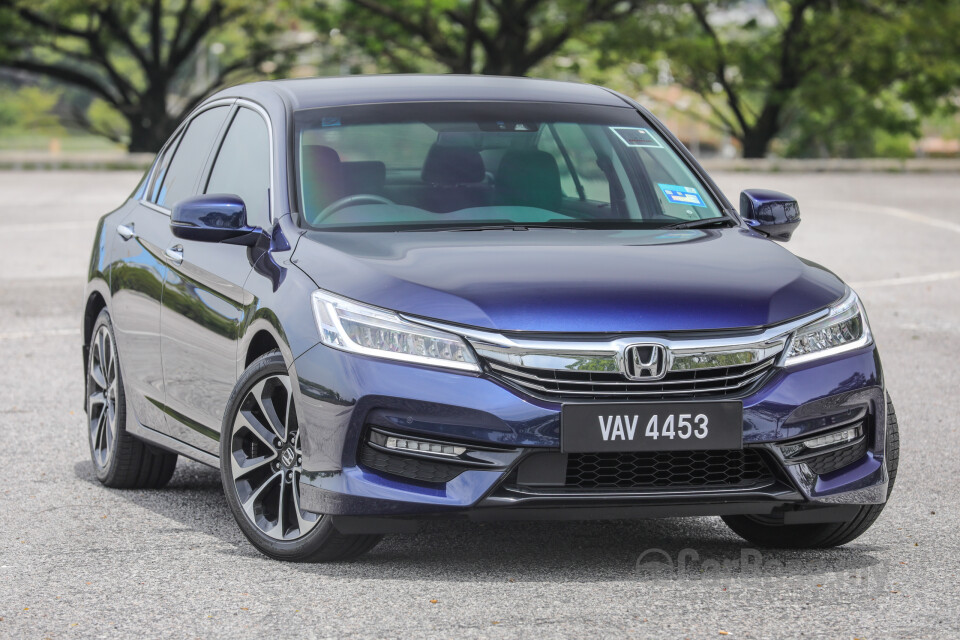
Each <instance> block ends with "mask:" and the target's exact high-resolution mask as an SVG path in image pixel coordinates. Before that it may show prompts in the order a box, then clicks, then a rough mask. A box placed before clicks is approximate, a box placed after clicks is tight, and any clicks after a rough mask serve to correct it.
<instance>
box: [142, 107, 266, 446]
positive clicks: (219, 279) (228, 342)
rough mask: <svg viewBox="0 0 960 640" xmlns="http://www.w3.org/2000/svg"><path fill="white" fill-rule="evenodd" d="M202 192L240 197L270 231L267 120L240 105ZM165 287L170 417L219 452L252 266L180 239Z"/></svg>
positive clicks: (214, 246) (250, 216) (230, 252)
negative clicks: (247, 280) (218, 444)
mask: <svg viewBox="0 0 960 640" xmlns="http://www.w3.org/2000/svg"><path fill="white" fill-rule="evenodd" d="M208 175H209V177H208V178H207V180H206V184H204V185H202V186H201V188H200V189H199V191H200V192H202V193H229V194H233V195H238V196H240V197H241V198H242V199H243V201H244V203H245V204H246V206H247V220H248V223H249V224H251V225H254V226H259V227H262V228H268V225H269V220H270V214H269V210H268V197H269V190H270V178H271V176H270V146H269V133H268V129H267V125H266V122H265V121H264V119H263V118H262V117H261V116H260V114H258V113H257V112H255V111H253V110H251V109H247V108H237V109H236V110H235V112H234V114H233V117H232V119H231V122H230V125H229V128H228V129H227V132H226V134H225V135H224V136H223V138H222V143H221V144H220V147H219V149H218V150H217V152H216V156H215V158H214V160H213V162H212V165H211V168H210V171H209V174H208ZM174 250H175V251H176V252H177V254H178V260H177V261H175V262H173V263H171V264H170V265H169V266H170V268H169V270H168V271H167V277H166V282H165V285H164V292H163V312H162V313H161V317H160V324H161V352H162V354H163V377H164V388H165V390H166V404H167V409H168V412H169V415H170V416H171V417H173V418H174V419H176V420H177V421H178V422H180V423H181V424H182V425H184V426H185V427H186V430H185V431H184V433H183V436H182V437H183V439H185V440H187V441H188V442H190V443H191V444H193V445H195V446H197V447H200V448H202V449H205V450H208V451H211V452H215V451H216V442H217V440H218V438H219V431H220V423H221V421H222V419H223V413H224V411H225V409H226V406H227V400H228V399H229V397H230V393H231V392H232V391H233V387H234V385H235V384H236V381H237V350H238V344H239V337H240V326H241V321H242V319H243V317H244V314H245V309H246V308H247V307H248V306H249V305H250V304H252V301H253V299H252V296H251V295H250V294H249V293H248V292H247V291H245V290H244V288H243V284H244V282H245V281H246V279H247V277H248V276H249V275H250V272H251V270H252V268H253V265H252V264H251V262H250V258H249V253H248V250H247V248H246V247H243V246H239V245H232V244H218V243H210V242H199V241H192V240H183V239H180V240H178V241H177V242H176V244H175V246H174Z"/></svg>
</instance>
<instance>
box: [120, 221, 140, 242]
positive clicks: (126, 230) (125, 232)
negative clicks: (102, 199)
mask: <svg viewBox="0 0 960 640" xmlns="http://www.w3.org/2000/svg"><path fill="white" fill-rule="evenodd" d="M117 234H118V235H119V236H120V237H121V238H123V239H124V240H129V239H130V238H135V237H137V234H136V232H135V231H134V230H133V223H132V222H131V223H130V224H129V225H125V224H118V225H117Z"/></svg>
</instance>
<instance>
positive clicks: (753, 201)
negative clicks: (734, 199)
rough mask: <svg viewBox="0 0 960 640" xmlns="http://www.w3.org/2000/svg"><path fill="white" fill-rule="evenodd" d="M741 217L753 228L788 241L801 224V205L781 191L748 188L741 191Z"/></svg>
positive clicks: (771, 236)
mask: <svg viewBox="0 0 960 640" xmlns="http://www.w3.org/2000/svg"><path fill="white" fill-rule="evenodd" d="M740 217H742V218H743V219H744V220H745V221H746V223H747V224H748V225H749V226H750V228H752V229H753V230H755V231H759V232H760V233H762V234H764V235H767V236H770V238H771V239H773V240H778V241H780V242H786V241H787V240H789V239H790V236H792V235H793V232H794V230H795V229H796V228H797V225H799V224H800V205H798V204H797V201H796V200H795V199H794V198H792V197H791V196H788V195H787V194H785V193H780V192H779V191H768V190H766V189H747V190H746V191H742V192H741V193H740Z"/></svg>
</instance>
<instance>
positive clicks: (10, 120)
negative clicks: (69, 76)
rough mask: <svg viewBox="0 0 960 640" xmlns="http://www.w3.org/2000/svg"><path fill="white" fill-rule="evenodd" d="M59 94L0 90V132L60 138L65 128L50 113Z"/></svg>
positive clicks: (34, 88) (27, 90)
mask: <svg viewBox="0 0 960 640" xmlns="http://www.w3.org/2000/svg"><path fill="white" fill-rule="evenodd" d="M62 93H63V92H62V91H59V90H46V89H42V88H40V87H23V88H21V89H17V90H13V89H2V90H0V129H7V130H9V131H10V132H11V133H25V132H26V133H33V134H41V135H48V136H57V135H63V134H64V133H65V129H64V128H63V126H62V125H61V124H60V118H59V117H58V116H57V115H56V114H54V113H53V108H54V107H55V106H56V105H57V101H58V100H59V99H60V96H61V95H62Z"/></svg>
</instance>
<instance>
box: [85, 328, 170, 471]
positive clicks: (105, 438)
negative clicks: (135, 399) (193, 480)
mask: <svg viewBox="0 0 960 640" xmlns="http://www.w3.org/2000/svg"><path fill="white" fill-rule="evenodd" d="M126 420H127V406H126V395H125V394H124V391H123V377H122V376H121V375H120V362H119V360H118V359H117V346H116V341H115V340H114V336H113V324H112V323H111V322H110V314H109V313H108V312H107V310H106V309H104V310H103V311H101V312H100V315H99V316H97V321H96V322H95V323H94V325H93V334H92V337H91V340H90V350H89V353H88V354H87V431H88V440H89V443H90V458H91V460H92V461H93V468H94V471H95V472H96V474H97V479H98V480H99V481H100V482H102V483H103V484H104V485H106V486H108V487H114V488H121V489H158V488H160V487H162V486H164V485H165V484H167V482H169V481H170V478H171V477H172V476H173V470H174V469H175V468H176V466H177V454H175V453H169V452H166V451H161V450H159V449H155V448H154V447H152V446H150V445H148V444H146V443H145V442H142V441H140V440H137V439H136V438H134V437H133V436H131V435H130V434H129V433H127V430H126V427H125V425H126Z"/></svg>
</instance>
